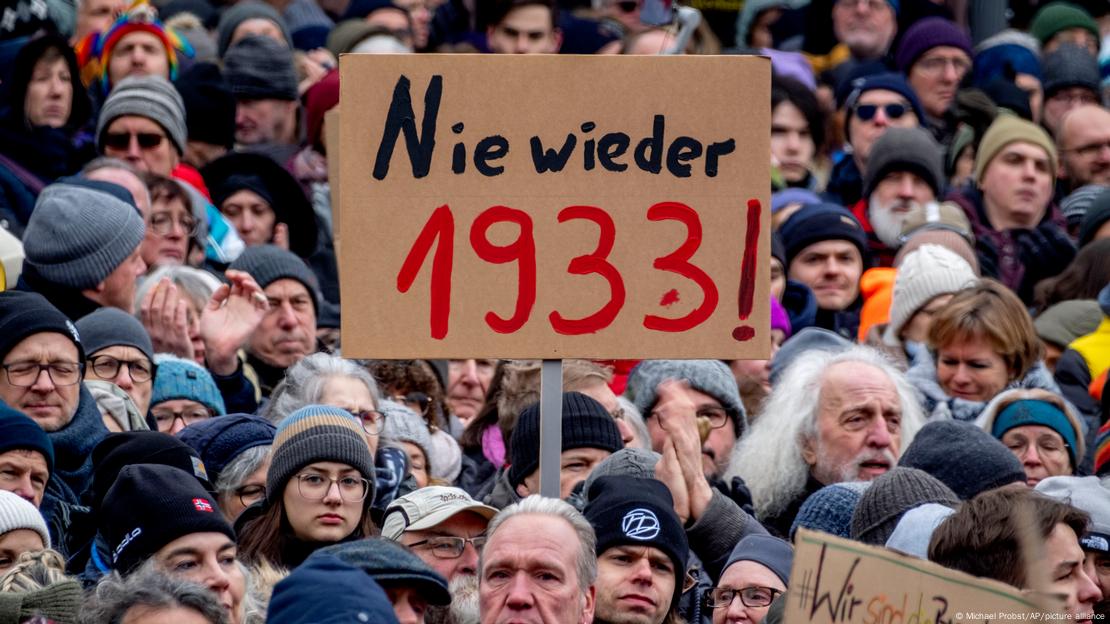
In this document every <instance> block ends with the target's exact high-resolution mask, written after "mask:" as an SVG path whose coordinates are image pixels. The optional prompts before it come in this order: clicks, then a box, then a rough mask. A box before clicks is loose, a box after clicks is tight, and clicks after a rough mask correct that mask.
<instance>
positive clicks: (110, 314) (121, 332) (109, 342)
mask: <svg viewBox="0 0 1110 624" xmlns="http://www.w3.org/2000/svg"><path fill="white" fill-rule="evenodd" d="M77 331H78V332H79V333H80V334H81V342H82V344H84V346H85V353H87V354H88V355H89V356H93V355H95V354H96V352H97V351H100V350H101V349H106V348H108V347H115V346H124V347H134V348H136V349H138V350H139V351H142V353H143V355H145V356H146V359H148V360H150V361H151V362H154V345H153V344H152V343H151V341H150V334H148V333H146V330H145V329H143V325H142V323H140V322H139V320H138V319H137V318H135V317H134V316H131V315H130V314H128V313H126V312H124V311H123V310H120V309H119V308H100V309H99V310H97V311H96V312H93V313H92V314H87V315H85V316H83V317H81V319H80V320H79V321H77Z"/></svg>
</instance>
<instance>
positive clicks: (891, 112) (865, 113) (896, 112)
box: [856, 104, 909, 121]
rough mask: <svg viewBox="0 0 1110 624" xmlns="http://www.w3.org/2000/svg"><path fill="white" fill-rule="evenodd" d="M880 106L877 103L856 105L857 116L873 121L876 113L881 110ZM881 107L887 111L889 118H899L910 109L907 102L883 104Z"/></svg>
mask: <svg viewBox="0 0 1110 624" xmlns="http://www.w3.org/2000/svg"><path fill="white" fill-rule="evenodd" d="M879 108H880V106H879V105H877V104H860V105H859V106H857V107H856V117H858V118H860V119H862V120H863V121H871V120H872V119H874V118H875V113H877V112H879ZM881 108H882V109H883V112H884V113H886V117H887V119H898V118H900V117H901V116H902V115H905V114H906V112H907V111H909V107H908V106H906V105H905V104H883V105H882V107H881Z"/></svg>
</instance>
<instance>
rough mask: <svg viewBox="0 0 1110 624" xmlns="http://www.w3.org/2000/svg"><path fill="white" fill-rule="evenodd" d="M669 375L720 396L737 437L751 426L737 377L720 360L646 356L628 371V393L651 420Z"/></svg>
mask: <svg viewBox="0 0 1110 624" xmlns="http://www.w3.org/2000/svg"><path fill="white" fill-rule="evenodd" d="M667 379H675V380H677V381H685V382H686V383H688V384H690V387H691V388H693V389H694V390H697V391H698V392H704V393H705V394H708V395H709V396H711V397H713V398H714V399H717V400H718V401H720V403H721V407H724V408H725V411H726V412H728V415H729V418H731V419H732V424H733V430H734V432H735V433H736V437H740V436H741V435H742V434H743V433H744V432H745V431H747V429H748V415H747V413H746V412H745V411H744V404H743V403H741V402H740V391H739V390H738V389H737V387H736V377H734V376H733V374H732V371H730V370H729V369H728V366H725V364H724V362H721V361H720V360H644V361H643V362H640V363H639V364H638V365H636V368H634V369H632V372H631V373H629V374H628V386H627V389H626V391H625V394H627V395H628V398H629V399H630V400H631V401H632V403H633V404H634V405H635V406H636V409H638V410H640V413H641V414H643V415H644V420H647V418H648V415H649V414H651V408H653V407H654V406H655V402H656V400H658V397H657V396H656V394H655V392H656V388H658V387H659V384H661V383H663V382H664V381H666V380H667Z"/></svg>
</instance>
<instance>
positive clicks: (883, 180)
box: [852, 127, 944, 267]
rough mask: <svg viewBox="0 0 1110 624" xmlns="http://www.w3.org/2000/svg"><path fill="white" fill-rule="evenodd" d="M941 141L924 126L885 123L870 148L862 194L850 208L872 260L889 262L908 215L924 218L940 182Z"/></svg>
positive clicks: (942, 183)
mask: <svg viewBox="0 0 1110 624" xmlns="http://www.w3.org/2000/svg"><path fill="white" fill-rule="evenodd" d="M942 153H943V152H942V150H941V147H940V145H939V144H938V143H937V142H936V140H935V139H933V136H932V135H931V134H930V133H929V131H928V130H925V129H924V128H920V127H916V128H890V129H889V130H887V131H886V132H884V133H883V135H882V136H881V137H879V139H878V140H877V141H875V145H874V146H872V148H871V156H870V158H869V159H868V162H867V170H866V171H865V172H864V175H863V199H861V200H860V201H859V202H857V203H856V205H855V206H853V207H852V214H853V215H855V217H856V219H858V220H859V222H860V225H862V226H863V229H864V231H865V232H867V242H868V247H869V251H870V252H871V259H872V260H873V261H874V262H875V265H876V266H884V267H889V266H892V265H893V264H894V254H895V253H896V252H897V251H898V248H899V247H901V246H902V240H901V236H902V231H903V226H904V225H905V224H906V222H907V221H916V222H918V223H920V222H922V221H925V220H926V219H925V218H923V215H924V213H925V212H926V211H927V210H928V209H930V207H931V206H935V204H936V201H937V197H939V196H940V194H941V190H942V188H943V185H944V167H943V155H942Z"/></svg>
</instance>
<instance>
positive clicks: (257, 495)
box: [234, 485, 266, 507]
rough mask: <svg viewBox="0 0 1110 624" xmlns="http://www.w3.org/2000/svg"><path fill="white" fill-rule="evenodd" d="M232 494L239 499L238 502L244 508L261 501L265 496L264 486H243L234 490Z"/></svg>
mask: <svg viewBox="0 0 1110 624" xmlns="http://www.w3.org/2000/svg"><path fill="white" fill-rule="evenodd" d="M234 494H235V496H237V497H239V502H240V503H243V506H244V507H250V506H251V505H253V504H255V503H257V502H258V501H260V500H262V497H263V496H265V495H266V486H264V485H244V486H243V487H241V488H235V490H234Z"/></svg>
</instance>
